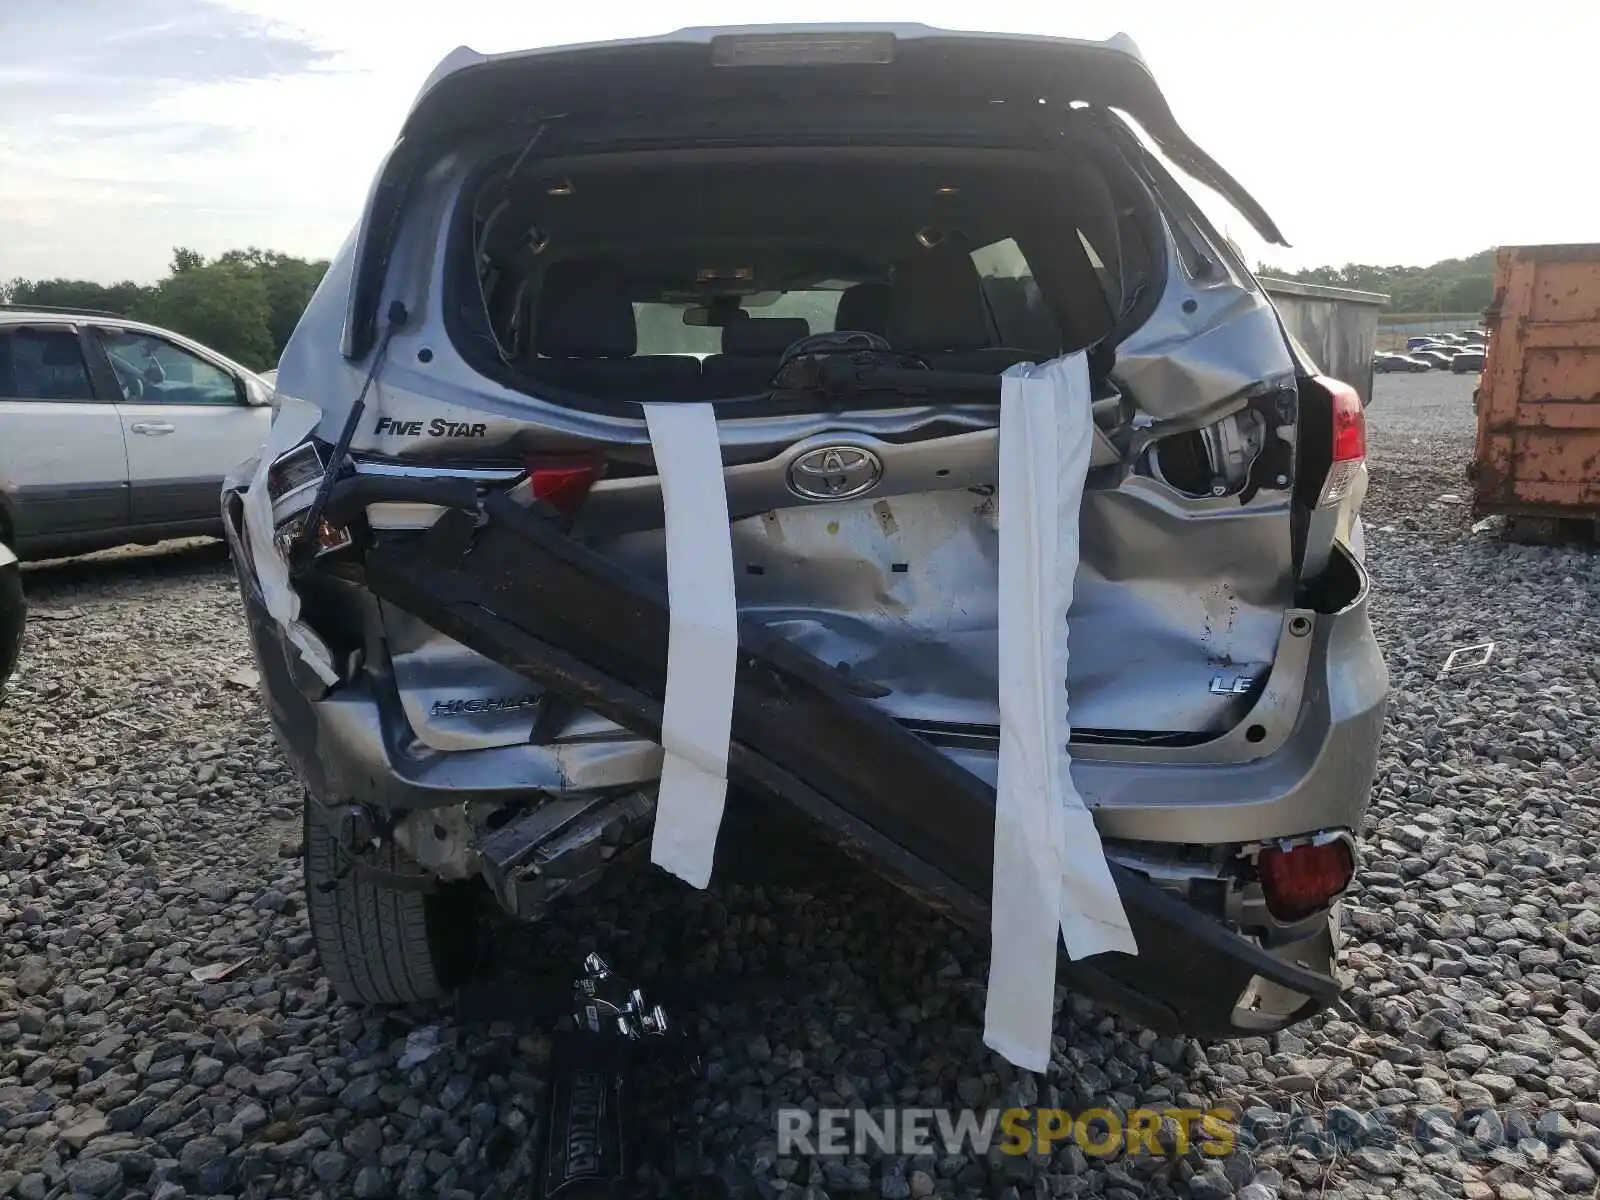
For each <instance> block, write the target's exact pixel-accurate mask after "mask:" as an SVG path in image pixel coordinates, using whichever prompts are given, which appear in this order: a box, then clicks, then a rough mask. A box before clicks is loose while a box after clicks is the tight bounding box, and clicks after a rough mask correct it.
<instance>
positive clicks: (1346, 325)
mask: <svg viewBox="0 0 1600 1200" xmlns="http://www.w3.org/2000/svg"><path fill="white" fill-rule="evenodd" d="M1260 283H1261V287H1262V289H1263V290H1264V291H1265V292H1266V293H1267V295H1269V296H1271V297H1272V302H1273V304H1275V305H1276V306H1277V308H1278V313H1279V315H1280V316H1282V317H1283V323H1284V325H1285V326H1287V327H1288V330H1289V333H1290V335H1291V336H1292V337H1293V338H1294V340H1295V341H1297V342H1299V343H1300V347H1301V349H1303V350H1304V351H1305V352H1306V354H1307V356H1309V357H1310V359H1311V361H1312V362H1314V363H1316V364H1317V366H1318V367H1319V368H1320V369H1321V370H1322V371H1323V372H1324V373H1325V374H1328V375H1331V376H1333V378H1335V379H1338V380H1340V381H1341V382H1344V383H1348V384H1349V385H1350V386H1351V387H1353V388H1355V389H1356V391H1357V392H1359V393H1360V395H1361V403H1363V404H1366V403H1368V402H1370V401H1371V399H1372V355H1373V352H1374V351H1375V350H1376V349H1377V348H1378V310H1379V309H1380V308H1382V307H1383V306H1384V305H1385V304H1387V303H1389V297H1388V296H1385V295H1383V294H1381V293H1379V292H1358V291H1354V290H1353V289H1351V288H1336V287H1323V286H1322V285H1321V284H1315V283H1297V282H1295V281H1294V280H1290V279H1262V280H1260Z"/></svg>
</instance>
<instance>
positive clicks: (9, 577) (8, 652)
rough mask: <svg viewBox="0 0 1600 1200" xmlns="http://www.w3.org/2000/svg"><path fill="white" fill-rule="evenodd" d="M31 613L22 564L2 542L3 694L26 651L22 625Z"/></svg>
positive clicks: (0, 668) (0, 649)
mask: <svg viewBox="0 0 1600 1200" xmlns="http://www.w3.org/2000/svg"><path fill="white" fill-rule="evenodd" d="M27 614H28V605H27V602H26V601H25V600H24V599H23V595H22V565H21V564H20V563H19V562H18V561H17V556H16V554H15V553H14V552H13V551H12V550H11V548H10V547H8V546H6V545H3V544H0V696H3V695H4V694H5V687H6V680H8V679H10V678H11V672H13V671H15V670H16V669H17V657H18V656H19V655H20V654H21V653H22V628H23V625H24V624H25V623H26V619H27Z"/></svg>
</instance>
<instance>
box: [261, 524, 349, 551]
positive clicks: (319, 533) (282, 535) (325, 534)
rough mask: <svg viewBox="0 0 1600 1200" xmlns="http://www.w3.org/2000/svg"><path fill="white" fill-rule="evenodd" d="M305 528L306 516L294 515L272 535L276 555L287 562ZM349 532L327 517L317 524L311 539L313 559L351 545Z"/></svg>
mask: <svg viewBox="0 0 1600 1200" xmlns="http://www.w3.org/2000/svg"><path fill="white" fill-rule="evenodd" d="M305 526H306V514H305V513H296V514H295V515H294V516H292V517H290V518H289V519H288V520H287V521H285V522H284V523H283V524H282V525H280V526H278V531H277V533H276V534H274V535H273V538H274V541H276V543H277V546H278V553H279V554H281V555H283V557H284V558H285V559H286V560H287V559H290V558H292V557H293V555H294V546H295V543H296V542H297V541H299V540H300V533H301V531H302V530H303V529H304V528H305ZM351 540H352V539H351V537H350V531H349V530H348V529H346V528H345V527H344V526H343V525H335V524H334V523H333V522H332V521H330V520H328V518H327V517H323V518H322V519H321V520H319V521H318V522H317V530H316V534H315V536H313V537H312V538H311V546H310V548H311V554H312V557H313V558H321V557H322V556H323V555H324V554H332V553H334V552H335V551H337V550H343V549H345V548H346V547H347V546H349V545H350V544H351Z"/></svg>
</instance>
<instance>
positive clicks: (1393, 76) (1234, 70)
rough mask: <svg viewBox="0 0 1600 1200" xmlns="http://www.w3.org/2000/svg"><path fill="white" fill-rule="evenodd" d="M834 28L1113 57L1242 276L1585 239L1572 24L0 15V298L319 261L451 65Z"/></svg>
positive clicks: (680, 4)
mask: <svg viewBox="0 0 1600 1200" xmlns="http://www.w3.org/2000/svg"><path fill="white" fill-rule="evenodd" d="M758 14H759V15H758ZM830 20H831V21H871V20H882V21H920V22H925V23H927V24H930V25H937V26H941V27H945V28H951V29H988V30H995V31H1006V32H1022V33H1039V34H1048V35H1056V36H1069V37H1092V38H1101V37H1106V36H1109V35H1110V34H1112V33H1115V32H1119V31H1120V32H1125V33H1128V34H1129V35H1131V36H1132V37H1133V38H1134V40H1135V41H1136V42H1137V43H1138V44H1139V46H1140V48H1141V49H1142V50H1143V52H1144V54H1145V57H1146V59H1147V60H1148V61H1149V63H1150V65H1151V67H1152V69H1153V70H1154V72H1155V76H1156V79H1157V80H1158V82H1159V83H1160V85H1161V87H1162V88H1163V90H1164V91H1165V92H1166V95H1167V97H1168V99H1169V101H1170V102H1171V104H1172V107H1173V109H1174V110H1175V112H1176V113H1177V115H1178V119H1179V121H1180V122H1181V123H1182V124H1183V125H1184V127H1185V128H1186V129H1187V130H1188V132H1189V133H1190V135H1191V136H1192V137H1193V138H1194V139H1195V140H1196V141H1197V142H1199V144H1200V145H1202V146H1203V147H1205V148H1206V149H1207V150H1208V151H1210V153H1211V154H1212V156H1213V157H1215V158H1216V159H1218V160H1219V161H1220V162H1221V163H1223V165H1224V166H1226V167H1227V168H1228V169H1229V170H1230V171H1231V172H1232V173H1233V175H1234V176H1235V178H1237V179H1239V180H1240V181H1241V182H1242V183H1243V184H1244V185H1245V187H1247V188H1248V189H1249V190H1250V191H1251V192H1252V193H1253V194H1254V195H1255V196H1256V198H1257V199H1258V200H1260V201H1261V203H1262V204H1263V205H1264V206H1265V207H1266V209H1267V211H1268V212H1270V213H1271V214H1272V215H1273V217H1274V218H1275V219H1276V220H1277V222H1278V224H1279V226H1280V227H1281V228H1282V229H1283V231H1284V233H1285V235H1286V236H1287V238H1288V240H1289V241H1290V242H1291V243H1292V244H1293V248H1292V249H1290V250H1282V249H1279V248H1275V247H1274V248H1270V249H1269V248H1267V247H1265V246H1263V245H1262V244H1261V243H1260V242H1259V241H1258V240H1257V239H1255V238H1254V235H1253V234H1251V233H1250V231H1249V230H1248V228H1247V227H1246V226H1245V224H1244V222H1243V220H1242V219H1241V218H1239V217H1237V216H1236V215H1232V214H1231V213H1230V211H1229V210H1228V209H1227V208H1226V206H1224V205H1221V204H1220V203H1218V202H1215V201H1214V200H1212V199H1208V198H1202V199H1203V203H1205V204H1206V207H1207V208H1208V210H1209V211H1210V212H1211V213H1212V215H1213V216H1214V217H1215V218H1216V219H1217V220H1218V221H1219V223H1220V224H1222V225H1223V226H1224V231H1225V232H1226V233H1228V234H1229V235H1230V236H1232V237H1234V238H1235V239H1236V240H1237V241H1238V242H1239V243H1240V245H1241V247H1242V248H1243V249H1244V250H1245V253H1246V255H1247V256H1248V257H1249V258H1250V260H1251V261H1252V262H1255V261H1259V260H1260V259H1261V258H1263V257H1264V258H1265V259H1266V260H1267V261H1268V262H1270V263H1272V264H1273V265H1276V266H1281V267H1287V268H1296V267H1304V266H1314V265H1318V264H1321V263H1328V262H1332V263H1344V262H1351V261H1356V262H1377V263H1418V264H1425V263H1429V262H1433V261H1436V260H1438V259H1440V258H1447V257H1455V256H1461V255H1466V254H1471V253H1474V252H1476V251H1478V250H1481V249H1484V248H1486V247H1488V246H1491V245H1499V244H1510V243H1524V242H1560V241H1595V240H1600V203H1597V201H1596V194H1597V192H1600V186H1597V185H1600V166H1597V165H1596V163H1597V159H1596V156H1595V155H1594V154H1593V153H1592V145H1591V143H1592V141H1593V137H1592V133H1593V128H1594V119H1593V114H1594V113H1595V111H1596V104H1595V101H1594V99H1593V97H1594V94H1595V93H1594V84H1593V82H1592V81H1593V78H1594V76H1595V74H1596V72H1597V69H1600V63H1597V61H1596V58H1595V49H1594V48H1595V46H1596V45H1600V6H1594V5H1587V4H1583V3H1582V2H1581V0H1520V2H1519V3H1515V4H1510V3H1489V0H1467V2H1462V0H1454V2H1450V3H1438V2H1434V0H1412V2H1410V3H1405V4H1399V3H1394V2H1393V0H1345V2H1344V3H1342V4H1337V5H1335V4H1323V3H1316V4H1313V3H1308V2H1306V0H1276V2H1271V0H1207V2H1206V3H1195V2H1194V0H1117V2H1116V3H1115V4H1104V3H1102V4H1094V5H1089V4H1074V3H1051V4H1042V3H1039V2H1038V0H986V2H985V3H984V4H982V5H973V4H956V3H951V2H950V0H920V2H919V3H915V4H913V3H910V2H909V0H850V2H845V0H805V2H804V3H800V2H799V0H764V3H763V4H761V5H759V6H755V5H751V4H750V3H748V0H746V2H745V3H740V4H735V3H731V2H730V0H692V2H690V0H652V2H651V3H649V4H642V3H637V2H635V0H608V2H607V3H603V4H587V5H586V4H572V5H570V6H568V5H565V4H535V3H530V2H529V0H37V2H36V0H0V230H3V233H0V280H3V279H10V278H14V277H17V276H22V277H26V278H41V277H61V276H65V277H72V278H84V279H95V280H99V281H101V282H112V281H115V280H120V279H133V280H136V281H140V282H147V281H150V280H152V279H155V278H158V277H160V276H161V275H163V274H165V272H166V269H167V266H168V264H169V262H170V260H171V257H172V248H173V247H174V246H176V245H183V246H190V247H193V248H195V249H198V250H200V251H202V252H203V253H205V254H206V255H208V256H210V255H215V254H219V253H221V252H222V251H224V250H227V249H230V248H234V247H243V246H249V245H253V246H259V247H262V248H265V249H274V250H280V251H283V252H285V253H290V254H297V255H302V256H305V257H326V256H328V255H331V254H332V253H333V252H334V251H335V250H336V249H337V248H338V246H339V244H340V243H341V242H342V241H343V240H344V238H345V236H346V234H348V232H349V231H350V228H351V226H352V225H353V223H354V221H355V220H356V218H357V216H358V214H359V211H360V207H361V204H362V201H363V199H364V197H365V194H366V189H367V187H368V185H369V184H370V182H371V178H372V174H373V172H374V170H375V168H376V166H377V164H378V162H379V160H380V159H381V157H382V156H383V154H384V152H385V151H386V150H387V149H388V147H389V146H390V145H391V144H392V142H393V140H394V137H395V134H396V132H397V131H398V129H399V126H400V124H401V122H402V121H403V119H404V117H405V113H406V110H407V109H408V108H409V106H410V104H411V101H412V100H413V99H414V98H415V96H416V93H417V91H418V89H419V88H420V87H421V85H422V83H423V81H424V80H425V79H426V78H427V76H428V73H429V72H430V71H431V70H432V68H433V67H434V65H435V64H436V63H437V62H438V61H439V60H440V59H441V58H442V57H444V55H446V54H447V53H448V52H449V51H450V50H451V49H452V48H454V47H456V46H458V45H468V46H471V47H472V48H474V49H476V50H481V51H484V52H494V51H502V50H515V49H523V48H526V47H531V46H541V45H559V44H564V43H572V42H585V41H594V40H603V39H606V38H615V37H631V36H640V35H645V34H653V33H664V32H667V31H670V30H672V29H676V28H680V27H683V26H689V25H722V24H740V23H749V22H752V21H762V22H781V21H820V22H826V21H830Z"/></svg>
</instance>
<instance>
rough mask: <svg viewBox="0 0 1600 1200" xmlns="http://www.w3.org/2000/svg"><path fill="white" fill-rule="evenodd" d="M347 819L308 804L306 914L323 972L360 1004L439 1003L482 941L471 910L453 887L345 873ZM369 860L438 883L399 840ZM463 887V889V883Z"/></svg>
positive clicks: (310, 801)
mask: <svg viewBox="0 0 1600 1200" xmlns="http://www.w3.org/2000/svg"><path fill="white" fill-rule="evenodd" d="M339 825H340V817H339V815H338V814H337V813H334V812H330V811H329V810H328V809H327V808H325V807H324V806H323V805H321V804H319V803H318V802H317V801H316V800H314V799H313V798H312V797H311V795H310V794H309V793H307V795H306V798H305V876H306V911H307V913H308V915H309V916H310V919H311V934H312V938H313V940H314V941H315V943H316V947H317V957H318V958H319V959H321V961H322V969H323V972H324V973H325V974H326V975H327V976H328V981H329V982H330V983H331V984H333V990H334V991H336V992H337V993H338V994H339V995H340V997H342V998H343V999H345V1000H347V1001H350V1002H351V1003H353V1004H414V1003H419V1002H423V1001H429V1000H437V999H439V998H440V997H442V996H444V995H445V994H446V993H447V992H448V991H449V990H450V989H451V988H452V987H454V986H455V985H456V984H457V983H459V982H460V979H461V977H462V975H463V974H464V973H465V967H466V963H467V962H468V961H470V955H471V952H472V949H473V947H474V945H475V943H476V938H475V936H474V932H475V930H476V921H475V918H474V916H473V914H472V912H471V910H470V907H469V906H467V905H465V904H463V903H461V901H462V900H464V899H469V898H468V897H462V896H461V895H460V894H459V892H458V891H456V890H454V889H452V888H451V887H450V885H444V884H440V885H438V886H439V887H440V888H442V889H444V890H441V891H435V892H432V893H424V892H421V891H412V890H408V889H404V888H394V887H387V886H384V885H383V884H381V883H375V882H372V881H371V880H368V879H365V878H362V877H360V876H359V875H358V874H357V873H356V872H349V873H347V874H346V875H345V876H344V877H343V878H342V879H339V880H338V882H337V883H336V884H334V885H333V886H332V888H331V889H330V890H326V891H325V890H323V887H324V885H326V884H328V883H329V881H331V880H333V879H335V878H336V877H337V875H338V873H339V864H340V861H341V857H340V855H339V854H338V853H336V847H337V846H338V843H339V838H340V833H339ZM363 861H365V862H367V863H369V864H370V865H371V866H373V867H375V868H377V869H378V870H380V871H387V872H393V873H396V874H402V875H412V876H415V877H416V878H418V879H419V880H421V879H428V878H431V877H430V876H428V875H426V874H425V873H424V872H423V871H422V870H421V869H420V868H419V867H418V866H417V864H416V863H415V862H413V861H412V860H411V859H410V858H408V857H407V856H406V855H405V854H404V853H402V852H401V851H400V849H399V847H397V846H395V845H394V844H393V843H392V842H388V843H385V844H384V845H383V846H382V847H380V848H379V849H377V850H375V851H373V852H372V853H371V855H370V856H367V857H365V858H364V859H363ZM458 886H459V885H458Z"/></svg>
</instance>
